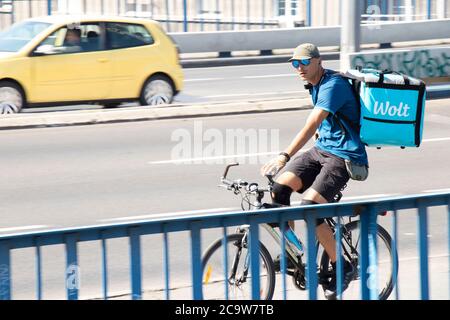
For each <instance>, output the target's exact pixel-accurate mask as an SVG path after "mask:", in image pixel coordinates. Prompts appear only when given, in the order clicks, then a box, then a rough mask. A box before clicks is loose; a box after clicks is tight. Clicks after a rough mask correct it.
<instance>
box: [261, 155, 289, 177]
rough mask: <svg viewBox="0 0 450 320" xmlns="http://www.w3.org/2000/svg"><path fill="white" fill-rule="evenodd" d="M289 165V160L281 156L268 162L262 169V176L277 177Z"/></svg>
mask: <svg viewBox="0 0 450 320" xmlns="http://www.w3.org/2000/svg"><path fill="white" fill-rule="evenodd" d="M286 163H287V159H286V157H285V156H283V155H279V156H277V157H276V158H274V159H272V160H270V161H269V162H267V163H266V164H265V165H264V166H263V167H262V168H261V175H263V176H275V175H276V174H277V173H278V172H280V170H281V169H283V168H284V166H285V165H286Z"/></svg>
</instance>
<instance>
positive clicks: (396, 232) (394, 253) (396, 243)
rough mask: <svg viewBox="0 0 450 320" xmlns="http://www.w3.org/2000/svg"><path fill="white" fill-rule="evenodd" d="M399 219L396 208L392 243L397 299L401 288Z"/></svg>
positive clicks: (393, 218) (393, 279) (393, 214)
mask: <svg viewBox="0 0 450 320" xmlns="http://www.w3.org/2000/svg"><path fill="white" fill-rule="evenodd" d="M397 224H398V219H397V210H394V212H393V213H392V234H393V235H392V237H393V239H394V240H393V243H392V261H394V270H393V271H394V276H393V278H392V281H393V282H394V286H395V299H396V300H398V299H399V290H398V276H397V273H398V264H397V252H398V250H397V247H398V225H397Z"/></svg>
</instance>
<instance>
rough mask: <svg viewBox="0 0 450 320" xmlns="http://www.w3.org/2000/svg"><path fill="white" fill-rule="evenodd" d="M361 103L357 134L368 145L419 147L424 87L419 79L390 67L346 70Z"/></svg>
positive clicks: (344, 75) (345, 75)
mask: <svg viewBox="0 0 450 320" xmlns="http://www.w3.org/2000/svg"><path fill="white" fill-rule="evenodd" d="M341 75H342V76H343V77H345V78H347V79H348V80H349V81H350V82H351V84H352V87H353V90H354V92H355V93H356V95H357V96H359V102H360V105H361V117H360V120H361V122H360V137H361V140H362V142H363V143H364V144H366V145H367V146H369V147H382V146H399V147H402V148H404V147H419V145H420V143H421V141H422V131H423V118H424V111H425V98H426V90H425V89H426V87H425V83H424V82H423V81H422V80H419V79H416V78H412V77H408V76H406V75H404V74H400V73H397V72H392V71H386V70H385V71H379V70H374V69H356V70H353V69H351V70H348V71H347V72H346V73H341Z"/></svg>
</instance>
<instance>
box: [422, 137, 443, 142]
mask: <svg viewBox="0 0 450 320" xmlns="http://www.w3.org/2000/svg"><path fill="white" fill-rule="evenodd" d="M448 140H450V137H447V138H434V139H423V140H422V142H439V141H448Z"/></svg>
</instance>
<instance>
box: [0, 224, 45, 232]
mask: <svg viewBox="0 0 450 320" xmlns="http://www.w3.org/2000/svg"><path fill="white" fill-rule="evenodd" d="M48 227H50V226H43V225H34V226H23V227H12V228H0V232H15V231H27V230H35V229H44V228H48Z"/></svg>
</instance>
